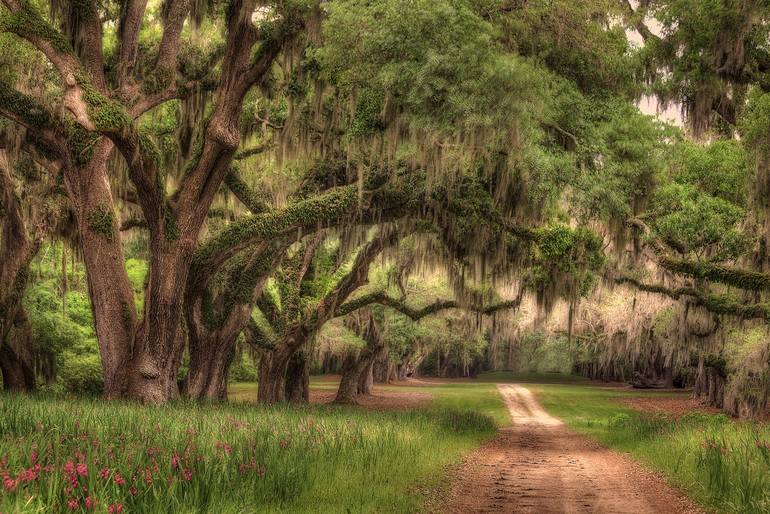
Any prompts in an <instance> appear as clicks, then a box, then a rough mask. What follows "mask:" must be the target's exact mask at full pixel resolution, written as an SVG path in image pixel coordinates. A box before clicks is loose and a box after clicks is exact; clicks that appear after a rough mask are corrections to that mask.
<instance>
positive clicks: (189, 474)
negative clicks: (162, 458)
mask: <svg viewBox="0 0 770 514" xmlns="http://www.w3.org/2000/svg"><path fill="white" fill-rule="evenodd" d="M182 476H183V477H184V479H185V480H187V481H188V482H189V481H190V480H192V471H190V470H189V469H184V470H182Z"/></svg>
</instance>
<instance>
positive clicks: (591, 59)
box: [474, 0, 639, 95]
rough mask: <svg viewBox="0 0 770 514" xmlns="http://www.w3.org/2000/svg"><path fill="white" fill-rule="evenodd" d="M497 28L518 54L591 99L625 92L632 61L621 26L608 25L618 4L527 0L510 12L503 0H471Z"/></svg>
mask: <svg viewBox="0 0 770 514" xmlns="http://www.w3.org/2000/svg"><path fill="white" fill-rule="evenodd" d="M474 4H476V9H477V10H478V11H479V12H481V13H483V15H485V17H487V18H489V19H491V20H492V21H493V22H495V23H496V24H497V25H499V26H500V30H501V31H502V35H501V39H502V41H503V42H504V44H506V46H507V47H509V48H512V49H515V50H516V51H517V52H519V53H520V54H521V55H524V56H526V57H528V58H531V59H534V60H537V61H538V62H542V63H544V64H545V65H546V66H547V67H548V68H549V69H551V70H553V71H554V72H556V73H558V74H560V75H562V76H564V77H566V78H568V79H569V80H571V81H573V82H574V83H575V84H577V85H578V87H579V88H580V89H581V90H582V91H585V92H587V93H589V94H592V95H602V94H605V93H606V92H607V91H612V92H616V93H623V94H629V93H634V92H635V91H636V90H637V89H638V87H639V86H638V85H637V84H635V83H634V71H635V63H634V61H633V60H632V59H631V56H630V55H629V50H630V48H629V47H630V45H629V42H628V38H627V37H626V33H625V31H624V30H623V28H622V27H621V26H618V25H617V24H615V23H612V19H613V16H617V15H618V13H619V8H620V6H619V4H618V3H617V2H613V1H611V0H598V1H592V2H574V1H570V0H529V1H527V2H522V3H520V4H516V7H515V8H513V9H511V8H510V3H509V2H505V1H504V0H482V1H479V2H474Z"/></svg>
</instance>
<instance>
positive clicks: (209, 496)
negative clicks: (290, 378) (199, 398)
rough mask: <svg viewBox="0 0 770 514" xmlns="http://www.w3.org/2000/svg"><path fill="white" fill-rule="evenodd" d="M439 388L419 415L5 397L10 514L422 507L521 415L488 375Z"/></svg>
mask: <svg viewBox="0 0 770 514" xmlns="http://www.w3.org/2000/svg"><path fill="white" fill-rule="evenodd" d="M316 385H318V384H316ZM320 385H323V384H320ZM253 390H254V385H253V384H246V385H238V386H236V387H234V390H233V393H234V396H236V397H238V396H239V395H241V394H243V395H245V394H247V393H249V392H252V391H253ZM421 390H424V389H422V388H421ZM430 392H431V393H432V394H433V395H434V396H435V400H434V401H432V402H431V403H430V404H428V405H427V406H426V407H425V408H423V409H420V410H418V411H411V412H371V411H365V410H362V409H358V408H355V407H353V408H351V407H336V406H304V407H297V406H278V407H261V406H257V405H253V404H246V403H232V404H227V405H207V406H198V405H191V404H184V403H180V404H175V405H171V406H168V407H163V408H147V407H141V406H137V405H133V404H121V403H115V402H112V403H105V402H103V401H97V400H75V399H71V400H70V399H67V400H62V399H51V398H43V397H37V398H30V397H21V396H16V397H14V396H4V397H0V476H2V478H3V485H2V487H0V512H3V513H5V514H9V513H16V512H64V511H87V510H92V509H93V510H95V511H98V512H113V513H114V512H143V513H154V512H164V513H165V512H212V513H213V512H216V513H230V512H233V513H234V512H416V511H419V510H420V508H421V505H422V504H423V501H424V499H425V496H426V495H430V494H431V491H433V490H435V489H436V488H437V487H439V486H441V485H442V483H443V482H444V480H443V477H444V475H445V474H444V469H445V467H446V465H447V464H450V463H453V462H456V461H458V460H459V459H460V458H461V456H462V455H463V454H465V453H467V452H469V451H470V450H472V449H473V448H474V447H476V446H477V445H478V444H479V443H480V442H481V441H483V440H485V439H488V438H490V437H492V436H493V435H494V433H495V431H496V424H505V423H508V422H509V420H508V417H507V414H506V411H505V408H504V406H503V403H502V401H501V400H500V398H499V396H498V395H497V393H496V392H495V390H494V386H492V385H490V384H456V385H455V384H453V385H447V386H440V387H436V388H430Z"/></svg>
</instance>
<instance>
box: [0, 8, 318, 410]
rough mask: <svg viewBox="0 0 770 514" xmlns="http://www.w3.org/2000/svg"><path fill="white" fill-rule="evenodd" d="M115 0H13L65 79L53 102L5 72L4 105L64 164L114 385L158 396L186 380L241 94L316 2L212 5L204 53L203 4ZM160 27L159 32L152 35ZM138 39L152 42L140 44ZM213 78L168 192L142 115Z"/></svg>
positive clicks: (0, 21)
mask: <svg viewBox="0 0 770 514" xmlns="http://www.w3.org/2000/svg"><path fill="white" fill-rule="evenodd" d="M105 7H106V6H102V5H99V4H97V3H95V2H79V3H76V4H68V5H66V6H64V8H63V9H61V12H59V10H56V9H53V10H51V12H50V14H49V13H46V12H45V10H44V9H42V8H41V6H38V5H35V4H34V3H32V2H27V1H15V0H10V1H8V2H4V3H3V11H2V12H1V13H0V27H1V28H2V30H3V32H8V33H12V34H14V35H16V36H17V37H18V38H19V39H20V40H23V41H25V42H26V43H27V44H30V45H32V46H33V47H34V48H35V49H37V50H38V51H39V52H41V53H42V54H43V55H45V57H46V58H47V59H48V61H50V63H51V65H52V66H53V67H54V68H55V69H56V71H57V72H58V74H59V82H58V84H56V86H57V89H58V91H56V93H55V100H54V104H53V105H50V106H49V105H46V104H47V103H48V102H50V99H48V98H46V99H45V101H44V100H43V99H40V98H35V97H34V96H32V95H28V94H26V93H24V92H22V91H20V90H18V89H16V87H15V84H13V83H9V81H4V82H3V84H2V85H0V104H1V105H0V111H2V114H3V115H4V116H5V117H7V118H9V119H11V120H13V121H15V122H16V123H18V124H20V125H22V126H24V127H25V128H26V129H27V130H28V131H30V132H31V133H32V134H33V135H34V138H35V140H36V141H37V144H38V146H39V149H40V150H41V151H42V152H43V153H44V154H45V155H47V156H48V157H49V158H50V159H51V160H54V161H56V162H57V163H58V165H59V166H60V167H61V169H62V170H63V175H64V187H65V189H66V191H67V195H68V197H69V199H70V202H71V204H72V206H73V210H74V211H75V215H76V218H77V220H78V226H79V233H80V240H81V246H82V252H83V257H84V260H85V264H86V269H87V272H88V283H89V292H90V296H91V303H92V308H93V312H94V322H95V324H96V332H97V337H98V340H99V345H100V353H101V355H102V365H103V371H104V380H105V392H106V394H107V395H108V396H112V397H115V396H123V395H127V396H130V397H133V398H138V399H142V400H144V401H148V402H153V403H159V402H163V401H166V400H167V399H168V398H169V397H171V396H172V395H173V394H174V389H175V387H176V372H177V368H178V364H179V358H180V356H181V353H182V352H181V351H182V345H183V337H182V333H181V332H180V319H181V303H182V302H181V300H182V295H183V292H184V285H185V283H186V277H187V275H188V273H189V270H190V264H191V261H192V255H193V253H194V251H195V249H196V246H197V240H198V236H199V233H200V230H201V227H202V225H203V222H204V221H205V219H206V215H207V213H208V209H209V206H210V205H211V202H212V200H213V198H214V196H215V194H216V193H217V191H218V189H219V186H220V184H221V183H222V181H223V179H224V176H225V175H226V173H227V172H228V170H229V167H230V163H231V161H232V159H233V156H234V154H235V151H236V149H237V147H238V144H239V140H240V127H239V116H240V113H241V110H242V104H243V101H244V98H245V97H246V95H247V94H248V93H249V91H250V90H251V89H252V88H253V87H254V86H255V85H257V84H258V83H260V81H261V80H262V79H263V78H264V77H265V76H266V74H267V73H268V72H269V71H270V70H271V67H272V64H273V62H274V61H275V59H276V58H277V57H278V55H279V54H280V52H281V51H282V50H283V49H284V46H285V45H286V44H287V42H289V41H292V40H293V39H294V38H295V37H297V36H298V35H299V34H300V33H301V32H302V30H303V27H304V24H305V17H306V14H307V11H308V7H309V6H307V5H303V4H302V3H301V2H300V3H297V4H293V3H281V4H277V5H274V6H271V7H269V8H268V9H267V10H265V11H260V12H259V14H257V12H258V11H257V3H256V2H249V1H246V2H233V3H230V4H229V5H228V7H227V9H226V11H225V12H223V13H216V12H212V13H211V14H212V19H213V23H215V24H217V26H218V27H220V29H219V30H221V33H222V38H221V44H219V45H215V48H212V49H211V52H212V55H204V56H196V55H195V53H194V52H189V51H188V49H189V48H190V47H191V45H193V44H194V43H193V42H194V40H195V31H194V30H190V29H189V28H185V22H186V20H187V19H188V18H190V17H191V16H193V15H194V14H196V13H194V12H193V11H192V9H193V4H192V3H191V2H188V1H185V0H180V1H169V2H166V3H164V5H163V8H162V9H161V11H160V16H159V17H158V16H156V15H155V14H154V13H153V12H151V11H150V10H149V9H148V4H147V2H146V1H141V0H140V1H137V2H129V3H128V4H126V5H124V6H123V7H122V8H121V9H120V10H119V13H120V14H119V16H118V18H117V19H110V17H111V13H113V12H114V11H111V10H108V9H106V8H105ZM198 14H200V13H198ZM108 23H114V26H116V27H117V32H116V33H115V34H111V33H109V32H110V31H109V30H108V29H107V28H105V27H106V26H108ZM156 29H159V30H158V31H157V32H159V33H160V37H159V38H157V37H156V38H153V39H152V40H151V41H150V40H148V39H145V38H143V37H142V35H143V33H148V32H155V31H156ZM157 32H155V33H157ZM110 38H114V39H110ZM105 40H108V41H109V40H113V41H114V42H115V44H114V45H105V44H104V41H105ZM140 41H142V42H143V43H144V44H148V45H149V47H148V48H141V49H140ZM105 47H107V48H108V49H110V50H109V53H107V54H105V52H104V48H105ZM140 50H141V51H140ZM196 57H198V58H199V61H198V62H197V63H196V62H195V58H196ZM200 59H203V60H204V62H205V61H208V63H207V64H203V63H201V62H200ZM207 88H210V89H212V92H211V101H210V103H209V108H208V109H207V111H208V112H207V116H206V119H205V121H204V122H203V127H202V128H201V130H200V132H199V133H198V134H197V137H196V141H195V142H194V143H193V145H192V149H191V152H190V155H189V156H188V157H187V159H185V162H184V166H183V168H184V173H183V176H182V177H181V178H180V181H179V184H178V186H177V187H176V189H175V190H173V191H167V190H166V189H167V183H166V180H165V178H164V177H165V171H166V170H164V169H163V168H162V167H161V155H160V152H159V149H158V148H157V146H156V144H155V142H154V140H153V137H152V135H151V134H148V133H147V132H145V131H143V130H142V126H141V118H142V116H144V115H146V114H147V113H149V112H150V111H152V110H153V109H155V108H158V107H159V106H161V105H162V104H164V103H166V102H170V101H174V100H177V99H180V98H184V97H187V96H188V95H190V94H191V92H192V91H199V90H206V89H207ZM57 106H58V107H57ZM114 152H117V153H118V154H119V155H120V158H121V159H122V162H123V163H124V166H125V168H126V169H127V172H128V176H129V177H130V182H131V185H132V186H133V189H134V191H135V193H136V202H137V203H138V205H139V207H140V208H141V213H142V216H143V218H144V222H145V223H146V226H147V229H148V231H149V238H150V248H151V252H150V273H149V279H148V284H147V289H146V293H145V306H144V312H143V315H142V316H141V321H139V319H138V317H137V314H136V312H135V309H134V302H133V296H132V291H131V288H130V284H129V282H128V278H127V276H126V271H125V267H124V263H123V250H122V243H121V238H120V237H119V236H118V224H117V221H116V217H115V197H114V195H113V192H112V191H111V189H110V185H109V176H110V171H111V170H110V165H109V163H110V156H111V155H112V154H113V153H114Z"/></svg>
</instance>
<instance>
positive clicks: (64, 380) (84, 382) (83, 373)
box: [59, 353, 104, 396]
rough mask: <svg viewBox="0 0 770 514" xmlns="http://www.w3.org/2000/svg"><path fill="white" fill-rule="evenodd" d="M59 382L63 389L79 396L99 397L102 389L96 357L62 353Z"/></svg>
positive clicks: (102, 384) (100, 374)
mask: <svg viewBox="0 0 770 514" xmlns="http://www.w3.org/2000/svg"><path fill="white" fill-rule="evenodd" d="M61 362H62V363H61V366H60V367H59V380H60V382H61V384H62V386H63V387H64V389H65V390H66V391H68V392H71V393H76V394H79V395H94V396H96V395H99V394H101V392H102V389H103V388H104V381H103V380H102V364H101V360H100V359H99V356H98V355H94V354H90V355H77V354H71V353H64V354H63V355H62V359H61Z"/></svg>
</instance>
